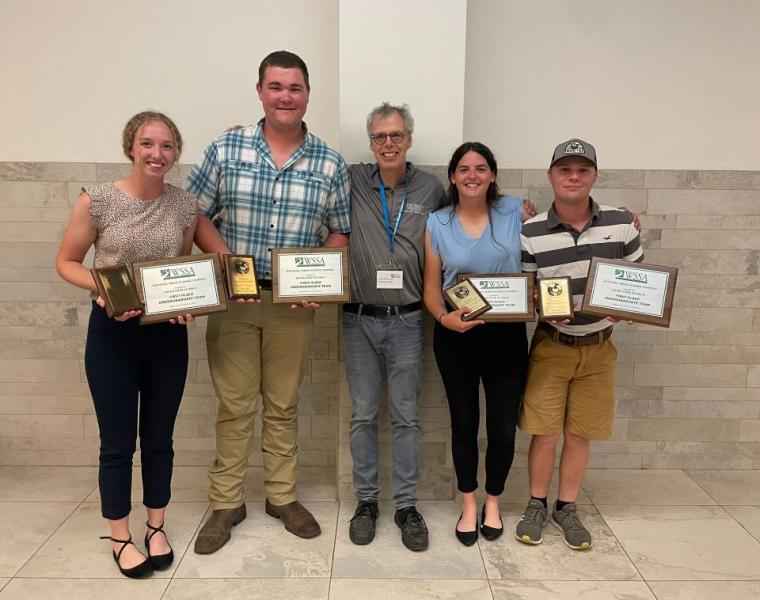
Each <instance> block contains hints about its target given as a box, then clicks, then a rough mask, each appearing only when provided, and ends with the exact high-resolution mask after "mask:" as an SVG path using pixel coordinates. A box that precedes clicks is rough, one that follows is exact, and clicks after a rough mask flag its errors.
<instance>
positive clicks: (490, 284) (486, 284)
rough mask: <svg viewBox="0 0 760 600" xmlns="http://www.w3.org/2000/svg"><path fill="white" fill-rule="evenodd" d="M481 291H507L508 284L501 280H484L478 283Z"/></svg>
mask: <svg viewBox="0 0 760 600" xmlns="http://www.w3.org/2000/svg"><path fill="white" fill-rule="evenodd" d="M478 283H479V284H480V285H479V287H480V289H481V290H505V289H509V282H508V281H505V280H503V279H495V280H490V281H489V280H485V281H480V282H478Z"/></svg>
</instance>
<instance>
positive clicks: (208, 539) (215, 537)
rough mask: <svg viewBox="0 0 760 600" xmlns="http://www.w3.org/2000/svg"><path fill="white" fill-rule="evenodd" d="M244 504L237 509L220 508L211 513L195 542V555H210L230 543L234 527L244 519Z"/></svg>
mask: <svg viewBox="0 0 760 600" xmlns="http://www.w3.org/2000/svg"><path fill="white" fill-rule="evenodd" d="M245 516H246V514H245V504H243V505H242V506H238V507H237V508H220V509H218V510H214V511H212V512H211V516H210V517H209V518H208V521H206V522H205V523H204V524H203V527H201V530H200V532H198V537H197V538H196V540H195V548H194V550H195V553H196V554H211V553H213V552H216V551H217V550H219V548H221V547H222V546H224V545H225V544H226V543H227V542H229V541H230V531H231V530H232V527H233V526H234V525H237V524H238V523H242V522H243V520H244V519H245Z"/></svg>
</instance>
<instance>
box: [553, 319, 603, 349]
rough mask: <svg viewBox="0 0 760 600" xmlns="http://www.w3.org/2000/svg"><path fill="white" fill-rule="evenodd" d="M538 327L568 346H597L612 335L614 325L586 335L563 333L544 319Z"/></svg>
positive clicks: (556, 340)
mask: <svg viewBox="0 0 760 600" xmlns="http://www.w3.org/2000/svg"><path fill="white" fill-rule="evenodd" d="M538 328H539V329H541V330H543V331H545V332H547V333H548V334H549V335H551V337H552V339H553V340H554V341H555V342H559V343H560V344H565V345H566V346H595V345H596V344H601V343H603V342H604V341H605V340H607V338H609V337H610V336H611V335H612V325H610V326H609V327H607V329H602V330H601V331H597V332H596V333H587V334H586V335H570V334H568V333H562V332H561V331H560V330H559V329H557V328H556V327H552V326H551V325H549V323H546V322H544V321H541V322H539V324H538Z"/></svg>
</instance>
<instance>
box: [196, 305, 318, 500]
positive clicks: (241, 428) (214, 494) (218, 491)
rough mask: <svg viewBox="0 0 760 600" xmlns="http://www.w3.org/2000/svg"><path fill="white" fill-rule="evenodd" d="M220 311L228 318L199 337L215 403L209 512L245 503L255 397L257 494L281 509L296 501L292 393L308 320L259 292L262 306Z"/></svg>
mask: <svg viewBox="0 0 760 600" xmlns="http://www.w3.org/2000/svg"><path fill="white" fill-rule="evenodd" d="M227 306H228V309H229V310H228V311H227V312H225V313H217V314H214V315H211V316H209V320H208V328H207V331H206V344H207V347H208V363H209V369H210V371H211V380H212V381H213V384H214V390H215V391H216V396H217V399H218V400H219V413H218V416H217V419H216V460H215V461H214V464H213V465H212V467H211V468H210V469H209V481H210V488H209V500H210V502H211V508H212V509H214V510H217V509H223V508H236V507H238V506H241V505H242V504H243V503H244V502H245V487H244V485H245V473H246V468H247V467H248V457H249V456H250V454H251V451H252V441H253V425H254V422H255V419H256V412H257V410H258V407H257V399H258V396H259V392H261V398H262V412H261V422H262V437H261V450H262V455H263V460H264V489H265V491H266V495H267V497H268V498H269V500H270V502H271V503H272V504H274V505H277V506H279V505H283V504H287V503H289V502H293V501H294V500H295V499H296V482H295V479H296V462H297V457H298V446H297V442H296V438H297V436H298V386H299V384H300V383H301V380H302V379H303V373H304V365H305V362H306V353H307V351H308V348H309V345H310V343H311V336H312V322H313V319H314V313H313V311H310V310H305V309H301V308H299V309H292V308H290V305H289V304H272V294H271V292H267V291H263V290H262V302H261V304H251V303H247V304H239V303H236V302H230V303H228V305H227Z"/></svg>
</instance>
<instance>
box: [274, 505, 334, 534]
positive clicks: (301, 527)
mask: <svg viewBox="0 0 760 600" xmlns="http://www.w3.org/2000/svg"><path fill="white" fill-rule="evenodd" d="M264 508H265V510H266V512H267V514H268V515H269V516H270V517H274V518H275V519H282V523H283V525H285V529H287V530H288V531H289V532H290V533H292V534H293V535H297V536H298V537H302V538H313V537H317V536H318V535H319V534H320V533H322V530H321V529H320V528H319V523H317V521H316V519H315V518H314V516H313V515H312V514H311V513H310V512H309V511H308V510H306V509H305V508H304V507H303V505H302V504H301V503H300V502H298V501H296V502H291V503H289V504H283V505H282V506H274V505H273V504H271V503H270V502H269V499H267V501H266V503H265V505H264Z"/></svg>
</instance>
